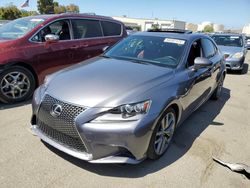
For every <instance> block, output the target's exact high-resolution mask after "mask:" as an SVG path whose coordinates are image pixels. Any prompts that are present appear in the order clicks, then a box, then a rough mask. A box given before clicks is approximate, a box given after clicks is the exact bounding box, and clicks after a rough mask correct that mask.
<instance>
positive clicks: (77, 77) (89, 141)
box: [31, 32, 226, 163]
mask: <svg viewBox="0 0 250 188" xmlns="http://www.w3.org/2000/svg"><path fill="white" fill-rule="evenodd" d="M225 76H226V68H225V64H224V58H223V54H221V53H220V51H219V50H218V48H217V46H216V44H215V43H214V41H213V40H212V39H211V38H210V37H208V36H205V35H201V34H181V33H169V32H166V33H164V32H138V33H135V34H133V35H130V36H129V37H127V38H125V39H124V40H122V41H120V42H119V43H118V44H116V45H115V46H114V47H112V48H110V49H108V50H107V51H106V52H105V53H104V54H103V55H101V56H99V57H95V58H92V59H89V60H86V61H84V62H82V63H80V64H77V65H75V66H72V67H70V68H67V69H64V70H62V71H59V72H57V73H54V74H52V75H50V76H47V77H46V79H45V82H44V84H43V85H41V86H40V87H39V88H38V89H37V90H36V91H35V94H34V97H33V102H32V107H33V115H32V120H31V129H32V130H33V131H34V133H35V134H37V136H38V137H39V138H40V139H42V140H43V141H45V142H47V143H48V144H50V145H52V146H54V147H55V148H57V149H59V150H61V151H63V152H65V153H68V154H69V155H72V156H74V157H76V158H79V159H83V160H86V161H89V162H92V163H138V162H140V161H142V160H143V159H145V158H147V157H148V158H150V159H158V158H159V157H161V156H162V155H163V154H164V152H165V151H166V150H167V148H168V146H169V144H170V143H171V140H172V137H173V134H174V132H175V130H176V128H177V127H178V126H179V125H180V124H181V122H183V121H184V120H185V119H186V118H187V117H188V116H189V115H190V114H191V113H192V112H193V111H195V110H196V109H197V108H198V107H199V106H201V105H202V104H203V103H204V102H205V101H206V100H208V99H209V98H213V99H218V98H219V97H220V95H221V90H222V86H223V81H224V78H225ZM197 126H199V125H197ZM183 142H185V141H183Z"/></svg>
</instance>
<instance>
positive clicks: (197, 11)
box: [0, 0, 250, 29]
mask: <svg viewBox="0 0 250 188" xmlns="http://www.w3.org/2000/svg"><path fill="white" fill-rule="evenodd" d="M24 2H25V0H15V1H14V0H0V6H6V5H8V4H9V3H13V4H14V5H16V6H17V7H18V8H20V6H21V4H22V3H24ZM57 2H59V4H62V5H68V4H70V3H73V4H76V5H78V6H79V7H80V12H81V13H96V14H100V15H105V16H123V15H126V16H128V17H135V18H158V19H166V20H169V19H170V20H172V19H174V20H181V21H185V22H191V23H196V24H199V23H201V22H203V21H211V22H213V23H218V24H224V26H225V27H226V28H227V29H238V28H242V27H243V26H244V25H247V24H250V0H149V1H147V0H122V1H121V0H57ZM29 5H30V7H26V8H24V9H26V10H37V0H30V3H29Z"/></svg>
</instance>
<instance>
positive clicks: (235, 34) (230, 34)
mask: <svg viewBox="0 0 250 188" xmlns="http://www.w3.org/2000/svg"><path fill="white" fill-rule="evenodd" d="M213 36H242V34H239V33H214V34H213Z"/></svg>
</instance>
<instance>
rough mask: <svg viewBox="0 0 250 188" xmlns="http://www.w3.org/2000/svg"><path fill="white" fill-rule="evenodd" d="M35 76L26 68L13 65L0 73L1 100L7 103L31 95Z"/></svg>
mask: <svg viewBox="0 0 250 188" xmlns="http://www.w3.org/2000/svg"><path fill="white" fill-rule="evenodd" d="M34 90H35V78H34V76H33V74H32V73H31V72H30V71H29V70H28V69H26V68H24V67H21V66H12V67H9V68H7V69H6V70H4V71H3V72H1V73H0V100H1V101H2V102H5V103H14V102H20V101H24V100H26V99H28V98H29V97H31V95H32V94H33V92H34Z"/></svg>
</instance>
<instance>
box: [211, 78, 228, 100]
mask: <svg viewBox="0 0 250 188" xmlns="http://www.w3.org/2000/svg"><path fill="white" fill-rule="evenodd" d="M224 78H225V77H224V75H223V76H221V78H220V80H219V82H218V85H217V87H216V89H215V90H214V93H213V94H212V96H211V99H212V100H218V99H219V98H220V96H221V92H222V88H223V83H224Z"/></svg>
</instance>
